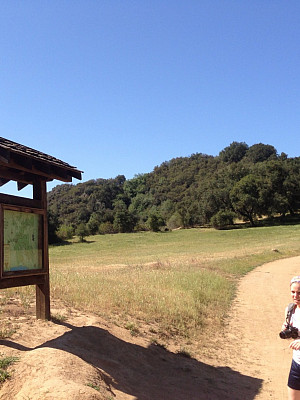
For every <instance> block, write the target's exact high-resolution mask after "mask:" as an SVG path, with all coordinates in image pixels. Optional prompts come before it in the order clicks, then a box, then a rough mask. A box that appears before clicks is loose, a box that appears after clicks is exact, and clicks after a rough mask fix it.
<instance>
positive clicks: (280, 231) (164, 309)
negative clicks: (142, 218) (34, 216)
mask: <svg viewBox="0 0 300 400" xmlns="http://www.w3.org/2000/svg"><path fill="white" fill-rule="evenodd" d="M299 239H300V226H299V225H285V226H274V227H257V228H248V229H234V230H227V231H226V230H224V231H218V230H214V229H188V230H177V231H173V232H165V233H152V232H142V233H132V234H116V235H104V236H90V237H88V240H87V242H85V243H78V242H76V239H75V240H74V241H71V242H69V244H66V245H63V246H53V247H51V248H50V250H49V253H50V271H51V272H50V279H51V296H52V298H59V299H62V300H63V301H64V302H65V303H66V304H67V305H69V306H71V307H76V308H79V309H82V310H85V311H92V312H94V313H96V314H98V315H100V316H102V317H104V318H107V319H109V320H110V321H113V322H114V323H117V324H120V325H123V326H131V327H134V328H135V331H136V332H138V331H139V330H140V327H141V326H145V325H147V326H149V327H150V329H151V330H152V331H153V332H156V333H157V334H158V335H160V336H163V335H164V336H170V335H172V336H173V337H174V336H178V337H186V338H191V337H193V336H194V335H196V334H197V335H198V334H199V332H202V333H203V332H209V331H210V330H211V329H216V327H222V325H223V322H224V319H225V318H226V315H227V314H228V310H229V308H230V305H231V302H232V300H233V298H234V295H235V291H236V286H237V283H238V280H239V278H240V277H241V276H243V275H244V274H246V273H247V272H249V271H251V270H252V269H253V268H255V267H256V266H258V265H261V264H263V263H265V262H269V261H272V260H275V259H279V258H287V257H291V256H296V255H299V254H300V240H299Z"/></svg>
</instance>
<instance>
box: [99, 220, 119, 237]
mask: <svg viewBox="0 0 300 400" xmlns="http://www.w3.org/2000/svg"><path fill="white" fill-rule="evenodd" d="M98 232H99V234H100V235H105V234H106V233H115V230H114V226H113V224H112V223H111V222H109V221H107V222H102V224H100V225H99V228H98Z"/></svg>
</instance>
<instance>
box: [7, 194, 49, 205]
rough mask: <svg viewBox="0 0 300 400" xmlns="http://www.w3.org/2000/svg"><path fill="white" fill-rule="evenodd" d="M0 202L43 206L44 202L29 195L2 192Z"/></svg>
mask: <svg viewBox="0 0 300 400" xmlns="http://www.w3.org/2000/svg"><path fill="white" fill-rule="evenodd" d="M0 203H2V204H8V205H12V206H24V207H29V208H42V203H41V201H40V200H35V199H28V198H27V197H19V196H11V195H9V194H4V193H0Z"/></svg>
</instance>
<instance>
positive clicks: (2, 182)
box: [0, 178, 10, 186]
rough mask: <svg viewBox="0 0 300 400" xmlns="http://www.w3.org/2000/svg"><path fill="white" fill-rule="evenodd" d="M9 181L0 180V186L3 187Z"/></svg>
mask: <svg viewBox="0 0 300 400" xmlns="http://www.w3.org/2000/svg"><path fill="white" fill-rule="evenodd" d="M9 181H10V179H4V178H0V186H3V185H5V184H6V183H7V182H9Z"/></svg>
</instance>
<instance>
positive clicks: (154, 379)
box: [0, 323, 262, 400]
mask: <svg viewBox="0 0 300 400" xmlns="http://www.w3.org/2000/svg"><path fill="white" fill-rule="evenodd" d="M62 325H65V326H66V327H67V328H69V329H70V331H68V332H66V333H64V334H63V335H61V336H59V337H57V338H55V339H53V340H50V341H47V342H45V343H43V344H42V345H41V346H38V347H36V348H40V347H49V348H55V349H60V350H64V351H66V352H69V353H72V354H74V355H76V356H78V357H80V358H81V359H83V360H84V361H86V362H87V363H89V364H91V365H93V366H95V367H97V368H99V369H101V370H102V372H103V374H104V376H106V382H107V383H109V385H110V386H111V390H112V392H113V391H114V389H117V390H119V391H121V392H123V393H126V394H129V395H131V396H134V398H135V399H136V400H154V399H155V400H219V399H222V400H241V399H243V400H251V399H254V398H255V396H256V395H257V393H258V392H259V391H260V388H261V386H262V380H260V379H256V378H252V377H250V376H246V375H242V374H240V373H239V372H236V371H234V370H232V369H230V368H229V367H217V368H215V367H212V366H209V365H207V364H204V363H202V362H199V361H197V360H195V359H192V358H187V357H184V356H182V355H180V354H174V353H171V352H169V351H167V350H165V349H164V348H162V347H160V346H157V345H154V344H151V345H150V346H149V347H148V348H144V347H141V346H138V345H136V344H132V343H128V342H126V341H124V340H121V339H119V338H117V337H115V336H113V335H112V334H111V333H109V332H108V331H107V330H104V329H101V328H98V327H95V326H84V327H75V326H72V325H70V324H67V323H62ZM0 344H1V345H4V346H7V347H12V348H15V349H17V350H22V351H30V350H34V349H31V348H28V347H25V346H23V345H21V344H18V343H17V342H13V341H10V340H1V341H0Z"/></svg>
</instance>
